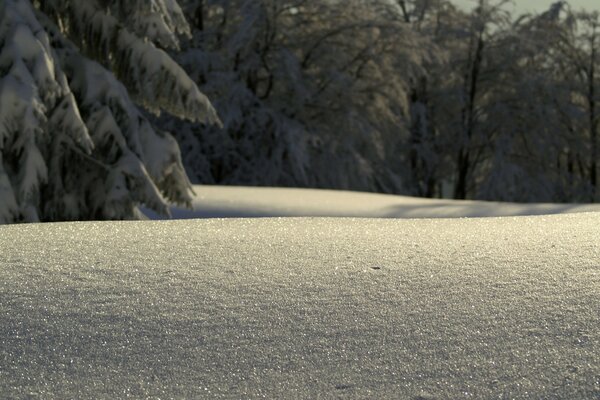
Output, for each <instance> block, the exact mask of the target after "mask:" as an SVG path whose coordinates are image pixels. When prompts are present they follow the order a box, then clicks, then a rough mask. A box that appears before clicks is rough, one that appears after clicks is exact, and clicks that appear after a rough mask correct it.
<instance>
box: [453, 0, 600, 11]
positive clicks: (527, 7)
mask: <svg viewBox="0 0 600 400" xmlns="http://www.w3.org/2000/svg"><path fill="white" fill-rule="evenodd" d="M556 1H558V0H513V2H514V4H515V8H516V10H517V12H531V11H537V12H540V11H545V10H547V9H548V8H549V7H550V5H551V4H553V3H555V2H556ZM453 2H454V3H455V4H458V5H461V6H465V7H468V6H470V5H474V4H475V3H476V0H453ZM568 3H569V4H570V5H571V7H573V8H574V9H575V10H580V9H586V10H589V11H592V10H598V11H600V2H599V1H598V0H568Z"/></svg>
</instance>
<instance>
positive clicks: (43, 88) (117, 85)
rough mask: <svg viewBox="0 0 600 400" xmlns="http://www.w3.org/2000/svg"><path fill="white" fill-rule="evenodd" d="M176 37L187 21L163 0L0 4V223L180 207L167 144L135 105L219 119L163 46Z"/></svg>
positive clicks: (185, 188)
mask: <svg viewBox="0 0 600 400" xmlns="http://www.w3.org/2000/svg"><path fill="white" fill-rule="evenodd" d="M179 35H189V27H188V25H187V23H186V22H185V18H184V16H183V13H182V11H181V9H180V7H179V5H178V4H177V2H176V1H175V0H153V1H150V2H148V1H141V0H140V1H104V0H97V1H96V0H46V1H34V2H30V1H29V0H3V1H2V3H0V222H3V223H10V222H18V221H50V220H75V219H107V218H109V219H125V218H135V217H139V216H140V213H139V210H138V206H140V205H146V206H148V207H150V208H152V209H154V210H156V211H158V212H161V213H163V214H168V208H167V202H175V203H181V204H189V202H190V200H191V185H190V183H189V181H188V179H187V176H186V173H185V171H184V169H183V166H182V163H181V159H180V155H179V148H178V145H177V143H176V142H175V140H174V139H173V138H172V137H171V136H170V135H169V134H168V133H167V132H163V131H161V130H158V129H156V128H154V127H153V126H152V125H151V124H150V123H149V121H148V119H147V116H146V114H145V112H144V111H143V110H142V109H140V108H138V106H137V105H138V104H139V105H141V106H143V108H144V109H145V110H147V111H150V112H152V113H156V114H157V113H160V112H161V110H164V111H167V112H169V113H171V114H173V115H176V116H178V117H181V118H187V119H189V120H193V121H199V122H203V123H217V124H218V123H219V120H218V118H217V115H216V112H215V110H214V109H213V108H212V106H211V104H210V102H209V101H208V99H207V98H206V97H205V96H204V95H203V94H202V93H201V92H200V91H199V90H198V88H197V86H196V85H195V84H194V82H193V81H192V80H191V79H190V78H189V77H188V76H187V75H186V73H185V72H184V71H183V70H182V69H181V68H180V67H179V66H178V65H177V64H176V63H175V62H174V61H173V60H172V59H171V58H170V56H169V55H168V54H167V53H166V52H165V51H164V50H163V49H167V48H177V46H178V43H179V41H178V36H179ZM92 60H95V61H92Z"/></svg>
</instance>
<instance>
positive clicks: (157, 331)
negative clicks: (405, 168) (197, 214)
mask: <svg viewBox="0 0 600 400" xmlns="http://www.w3.org/2000/svg"><path fill="white" fill-rule="evenodd" d="M598 237H600V213H587V214H565V215H556V216H535V217H508V218H483V219H479V218H471V219H420V220H419V219H353V218H264V219H204V220H186V221H142V222H77V223H59V224H29V225H21V226H18V225H13V226H4V227H0V248H2V249H3V250H2V252H0V343H1V345H0V375H1V379H0V397H4V398H123V397H126V396H130V397H134V398H150V397H152V398H258V397H266V398H340V397H342V398H403V399H448V398H452V399H470V398H473V399H480V398H523V399H525V398H532V399H533V398H536V399H539V398H562V399H567V398H568V399H592V398H598V397H599V396H600V364H599V363H598V360H599V359H600V331H599V330H598V326H599V324H600V315H599V310H600V263H599V260H600V247H599V246H598Z"/></svg>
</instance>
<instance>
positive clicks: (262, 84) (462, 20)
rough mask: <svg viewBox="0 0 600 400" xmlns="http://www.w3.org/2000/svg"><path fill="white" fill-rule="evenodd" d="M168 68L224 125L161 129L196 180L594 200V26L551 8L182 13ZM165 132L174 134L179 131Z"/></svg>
mask: <svg viewBox="0 0 600 400" xmlns="http://www.w3.org/2000/svg"><path fill="white" fill-rule="evenodd" d="M184 4H185V7H186V10H187V14H188V15H195V19H196V21H199V22H197V23H196V24H195V29H193V36H194V39H193V40H192V41H190V42H186V43H185V45H184V49H183V52H182V53H181V54H180V55H178V56H177V57H178V60H180V61H181V63H182V64H183V65H184V66H185V68H186V69H187V70H188V71H189V73H190V74H191V75H192V76H194V77H195V79H196V81H197V82H198V83H199V84H200V86H201V87H202V89H203V90H204V91H205V92H206V93H208V94H209V95H210V97H211V98H213V99H215V103H216V106H217V108H218V109H219V113H220V115H222V116H223V120H224V125H225V127H224V128H223V129H222V130H221V129H220V128H218V127H213V128H208V129H206V128H199V127H195V126H194V125H193V124H187V123H183V124H182V123H181V122H176V123H174V122H171V123H169V124H167V125H166V126H175V125H176V126H177V128H173V129H172V130H173V131H175V132H177V135H178V136H177V137H178V139H179V140H180V143H181V144H182V146H183V154H184V161H185V164H186V165H187V167H188V172H189V173H190V174H191V176H192V179H193V180H195V181H198V182H208V183H229V184H240V183H243V184H259V185H290V186H312V187H332V188H344V189H346V188H349V189H359V190H369V191H383V192H396V193H406V194H413V195H418V196H426V197H454V198H457V199H464V198H477V199H490V200H491V199H497V200H514V201H583V200H585V201H589V200H590V199H592V198H594V199H597V197H598V195H597V190H596V187H597V185H598V175H597V174H598V172H597V170H598V165H597V164H598V161H597V160H598V133H597V131H598V118H599V117H598V109H597V101H598V100H597V97H598V96H597V93H598V91H597V88H596V85H597V83H598V66H597V62H598V60H597V58H598V54H599V53H598V45H599V43H598V36H597V35H598V27H597V19H595V18H597V16H596V15H595V14H593V13H576V12H573V11H572V10H571V8H570V7H569V6H568V4H566V3H565V2H557V3H556V4H554V5H553V6H552V7H551V8H549V9H548V11H547V12H544V13H541V14H539V15H523V16H519V17H515V16H514V15H510V14H509V13H508V11H507V7H506V4H507V2H506V1H503V0H496V1H480V2H479V3H478V4H477V6H476V7H474V9H473V10H472V11H470V12H466V11H463V10H461V9H459V8H457V7H456V6H454V5H453V4H452V1H450V0H428V1H421V0H394V1H388V0H351V1H345V2H339V1H320V0H317V1H311V2H307V1H303V0H284V1H274V0H261V1H244V0H228V1H226V0H204V1H199V0H187V1H185V2H184ZM174 124H175V125H174Z"/></svg>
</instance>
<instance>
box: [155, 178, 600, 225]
mask: <svg viewBox="0 0 600 400" xmlns="http://www.w3.org/2000/svg"><path fill="white" fill-rule="evenodd" d="M194 191H195V192H196V198H195V200H194V204H193V206H194V209H193V210H185V209H181V208H173V209H172V214H173V217H174V218H176V219H187V218H198V217H200V218H202V217H204V218H206V217H212V218H229V217H307V216H309V217H326V216H329V217H364V218H440V217H447V218H457V217H491V216H517V215H542V214H559V213H572V212H590V211H595V212H600V204H515V203H496V202H484V201H455V200H432V199H421V198H416V197H406V196H394V195H385V194H375V193H361V192H349V191H337V190H314V189H295V188H264V187H263V188H260V187H240V186H199V185H198V186H195V187H194ZM144 212H145V213H146V214H147V215H149V216H150V217H151V218H152V219H158V218H159V217H158V216H157V215H156V214H155V213H153V212H151V211H150V210H144Z"/></svg>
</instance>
